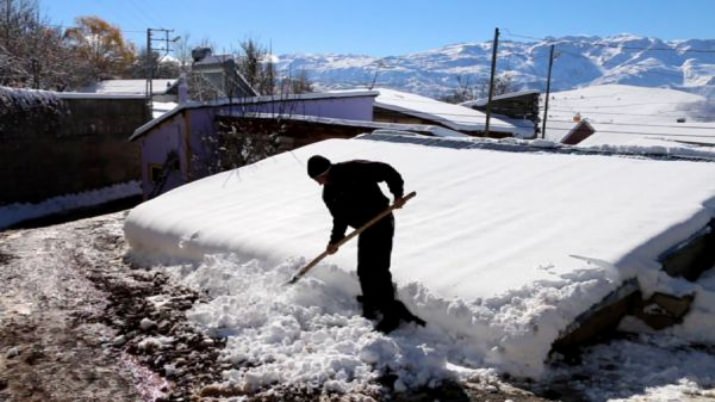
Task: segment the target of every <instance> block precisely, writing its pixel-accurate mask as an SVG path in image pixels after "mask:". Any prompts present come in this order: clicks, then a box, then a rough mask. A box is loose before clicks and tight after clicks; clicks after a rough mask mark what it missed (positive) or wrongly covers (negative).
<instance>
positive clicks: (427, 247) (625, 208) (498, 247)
mask: <svg viewBox="0 0 715 402" xmlns="http://www.w3.org/2000/svg"><path fill="white" fill-rule="evenodd" d="M376 138H377V140H376ZM389 138H390V139H391V141H383V140H381V139H380V136H370V135H368V136H364V137H360V138H359V139H350V140H328V141H323V142H319V143H315V144H312V145H308V146H304V147H301V148H298V149H296V150H294V151H291V152H285V153H282V154H279V155H276V156H273V157H270V158H268V159H265V160H263V161H260V162H258V163H255V164H253V165H249V166H245V167H243V168H240V169H237V170H234V171H229V172H224V173H221V174H218V175H215V176H210V177H207V178H204V179H202V180H199V181H196V182H193V183H190V184H188V185H185V186H182V187H179V188H177V189H174V190H172V191H170V192H168V193H166V194H163V195H162V196H160V197H158V198H156V199H153V200H151V201H148V202H145V203H143V204H141V205H139V206H138V207H136V208H135V209H133V210H132V211H131V213H130V215H129V216H128V218H127V222H126V226H125V235H126V237H127V240H128V241H129V243H130V245H131V247H132V250H133V252H135V253H138V254H143V253H148V254H154V255H157V254H164V255H167V254H168V255H171V256H174V257H189V258H195V259H200V258H202V256H203V255H205V254H207V253H212V252H217V251H223V252H225V251H230V252H233V253H236V254H237V255H238V256H244V257H242V258H246V259H249V258H250V259H254V260H258V261H260V262H261V264H262V266H264V267H266V268H265V269H271V270H277V271H279V272H282V275H283V276H284V277H285V279H286V280H288V278H289V277H290V275H291V274H292V273H294V272H295V270H297V269H299V268H300V267H301V266H302V264H303V263H304V262H305V261H308V260H310V259H312V258H313V257H314V256H316V255H318V254H320V253H321V252H322V251H323V250H324V247H325V244H326V242H327V239H328V237H329V232H330V227H331V222H332V220H331V218H330V215H329V213H328V211H327V209H326V208H325V206H324V205H323V202H322V200H321V196H320V193H321V188H320V187H319V186H317V185H316V184H315V182H313V181H312V180H310V179H309V178H308V177H307V175H306V173H305V166H306V161H307V160H308V158H309V157H310V156H311V155H313V154H321V155H324V156H326V157H328V158H329V159H331V160H332V161H335V162H338V161H344V160H349V159H370V160H378V161H385V162H388V163H390V164H392V165H393V166H394V167H395V168H397V169H398V170H399V171H400V172H401V173H402V175H403V177H404V179H405V190H406V191H416V192H417V197H416V198H415V199H414V200H412V201H410V202H409V203H408V205H407V206H405V207H404V208H403V209H401V210H400V211H399V212H397V213H396V214H397V218H396V219H397V228H398V229H397V234H396V238H395V245H394V252H393V259H392V261H393V267H392V272H393V278H394V280H395V281H396V282H397V284H398V288H399V294H400V297H401V298H402V299H404V300H405V301H406V303H408V305H409V306H410V307H411V308H413V309H414V310H415V312H416V313H418V315H421V316H422V317H423V318H426V319H427V321H428V322H429V323H430V326H432V327H431V328H439V331H444V332H445V333H447V334H449V336H450V337H451V338H450V339H454V340H455V342H457V343H458V344H459V348H460V350H461V353H462V356H464V359H465V360H464V361H465V362H469V363H468V364H470V365H475V366H477V367H481V366H479V365H480V364H488V365H490V366H492V367H495V366H496V367H498V368H500V369H503V370H506V371H508V372H511V373H512V374H516V375H528V376H538V375H540V373H541V372H542V370H543V362H544V359H545V357H546V356H547V354H548V352H549V350H550V348H551V344H552V342H553V341H554V340H555V339H556V338H557V337H558V336H559V335H560V334H561V333H562V331H564V330H565V329H566V328H567V327H568V326H569V325H570V324H571V323H572V322H573V321H574V320H575V319H576V318H577V317H578V316H579V315H580V314H582V313H584V312H585V311H587V310H588V309H589V308H590V307H592V306H593V305H594V304H596V303H598V302H600V301H601V300H602V299H603V298H604V297H605V296H606V295H608V294H610V293H611V292H614V290H616V289H617V288H619V286H621V285H622V284H624V283H625V282H626V281H628V280H629V279H632V278H637V282H638V283H639V284H640V286H641V288H642V290H643V291H644V292H645V293H646V294H648V293H650V292H653V291H656V290H662V289H668V288H670V287H676V286H678V287H681V288H680V290H681V291H682V290H683V289H685V288H687V287H688V286H690V290H691V291H693V292H695V291H696V290H695V289H696V288H697V285H688V284H687V283H683V281H682V280H678V279H673V278H670V277H669V276H667V275H665V274H664V273H662V272H661V271H660V270H659V263H658V259H659V257H660V256H661V255H662V254H663V253H664V252H666V251H667V250H669V249H671V248H673V247H674V246H676V245H678V244H679V243H680V242H682V241H684V240H686V239H688V238H689V237H690V236H691V235H693V234H694V233H696V232H697V231H699V230H701V229H702V228H704V227H705V226H706V225H707V223H708V222H709V221H710V220H711V219H713V218H714V217H715V203H714V202H713V200H715V181H713V177H715V163H713V162H695V161H684V160H654V159H648V158H634V157H624V156H606V155H601V154H591V155H589V154H561V153H551V152H545V151H540V152H518V150H519V147H517V146H515V147H514V148H515V150H514V152H500V151H496V150H493V149H479V148H469V147H466V148H465V147H464V146H463V145H464V144H469V142H467V141H463V140H462V141H456V140H440V139H429V137H404V138H405V140H404V141H402V142H401V141H398V139H399V138H398V136H394V135H393V136H390V137H389ZM371 139H372V140H371ZM426 139H429V141H432V142H435V143H437V142H444V145H445V146H427V145H422V144H420V143H418V142H419V141H426ZM512 141H515V140H512ZM507 144H508V143H504V144H502V145H507ZM452 145H455V146H452ZM520 146H521V145H520ZM355 258H356V242H352V243H349V244H347V245H346V246H344V247H343V249H341V251H340V252H339V253H337V254H335V255H332V256H330V257H329V258H328V259H326V260H324V261H323V262H322V263H321V264H319V265H318V266H317V267H316V268H314V269H313V271H311V273H310V275H309V277H307V278H304V280H302V281H300V282H298V284H296V285H295V287H292V288H291V287H288V288H282V289H281V290H280V291H281V292H284V293H285V292H296V294H301V295H304V296H303V297H319V296H318V295H311V296H308V295H309V294H311V292H314V291H315V290H316V289H317V287H316V286H314V285H313V283H314V281H316V280H319V281H324V282H326V283H327V284H329V286H330V287H331V288H334V289H336V290H335V291H336V292H338V291H341V292H346V293H347V294H350V293H352V294H355V292H357V289H358V285H357V279H356V277H355V274H354V266H355ZM270 267H273V268H270ZM235 269H247V268H245V267H238V266H237V267H235ZM313 278H315V279H313ZM697 291H698V292H705V293H707V294H708V296H707V297H704V298H696V305H695V306H694V307H693V308H694V309H696V310H697V311H698V314H696V315H694V317H695V318H692V319H693V320H695V321H690V320H691V318H689V317H690V316H687V317H686V321H685V322H684V324H683V325H682V326H680V327H678V329H677V333H679V334H683V335H684V336H691V337H693V338H696V339H701V340H702V339H708V340H710V341H715V333H713V332H712V331H699V328H700V326H701V325H705V324H698V323H699V322H706V321H708V320H710V321H712V320H713V319H714V318H715V310H714V308H713V307H712V305H711V304H708V303H707V302H704V303H700V302H698V300H710V299H709V297H712V291H708V290H707V289H703V288H697ZM708 292H709V293H708ZM226 308H229V307H228V306H226ZM429 328H430V327H428V328H427V329H426V330H430V329H429Z"/></svg>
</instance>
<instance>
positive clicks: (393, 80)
mask: <svg viewBox="0 0 715 402" xmlns="http://www.w3.org/2000/svg"><path fill="white" fill-rule="evenodd" d="M551 45H553V46H554V55H555V57H554V61H553V68H552V78H551V90H552V91H563V90H569V89H574V88H579V87H586V86H592V85H601V84H627V85H636V86H646V87H662V88H673V89H679V90H684V91H688V92H692V93H697V94H701V95H704V96H707V97H709V98H715V39H706V40H702V39H690V40H678V41H664V40H661V39H658V38H653V37H641V36H635V35H630V34H622V35H617V36H612V37H605V38H602V37H598V36H566V37H560V38H553V37H549V38H545V39H543V40H538V41H532V42H519V41H509V40H505V41H500V42H499V43H498V46H497V49H498V52H497V67H496V74H497V75H498V76H502V77H504V75H508V76H509V80H510V81H511V88H510V89H512V90H529V89H532V90H540V91H545V89H546V82H547V75H548V74H547V73H548V66H549V54H550V47H551ZM491 59H492V42H491V41H487V42H472V43H460V44H452V45H447V46H444V47H442V48H439V49H433V50H428V51H424V52H418V53H412V54H406V55H400V56H388V57H372V56H367V55H351V54H288V55H281V56H278V58H277V62H276V65H277V67H278V69H279V71H281V72H283V73H284V74H290V75H295V74H296V73H297V72H300V71H305V72H306V73H307V76H308V77H309V79H310V80H311V81H312V82H313V84H314V86H315V87H316V88H317V89H320V90H325V89H343V88H355V87H372V86H378V87H390V88H394V89H398V90H404V91H407V92H412V93H417V94H421V95H425V96H430V97H434V98H439V97H443V96H446V95H449V94H452V93H454V91H455V90H457V89H460V88H469V89H471V90H472V92H477V93H476V95H477V96H479V95H481V94H483V93H484V89H485V88H486V85H487V83H488V82H489V76H490V72H491Z"/></svg>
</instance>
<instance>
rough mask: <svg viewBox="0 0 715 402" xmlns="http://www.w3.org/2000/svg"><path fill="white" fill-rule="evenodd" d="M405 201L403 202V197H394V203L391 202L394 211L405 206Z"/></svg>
mask: <svg viewBox="0 0 715 402" xmlns="http://www.w3.org/2000/svg"><path fill="white" fill-rule="evenodd" d="M406 202H407V201H406V200H405V198H404V197H395V201H394V202H393V204H392V205H393V207H394V208H395V209H400V208H402V206H403V205H405V203H406Z"/></svg>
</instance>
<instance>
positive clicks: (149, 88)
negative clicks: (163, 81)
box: [146, 28, 178, 109]
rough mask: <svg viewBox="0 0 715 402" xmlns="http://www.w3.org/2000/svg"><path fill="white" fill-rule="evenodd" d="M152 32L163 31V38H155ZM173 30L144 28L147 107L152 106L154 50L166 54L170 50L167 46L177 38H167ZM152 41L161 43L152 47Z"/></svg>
mask: <svg viewBox="0 0 715 402" xmlns="http://www.w3.org/2000/svg"><path fill="white" fill-rule="evenodd" d="M154 32H159V33H163V34H164V35H163V38H162V37H158V38H155V37H154V36H153V33H154ZM170 32H174V30H173V29H164V28H147V29H146V59H147V60H146V65H147V79H146V97H147V102H148V103H149V109H151V108H152V94H153V93H154V84H153V80H154V69H155V68H156V66H154V51H157V52H160V51H161V52H164V54H165V55H166V54H168V53H169V52H170V51H171V48H170V47H169V43H170V42H175V41H177V40H178V38H175V39H172V40H169V33H170ZM160 36H161V35H160ZM154 42H160V43H161V44H160V45H159V47H154Z"/></svg>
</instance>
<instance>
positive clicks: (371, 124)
mask: <svg viewBox="0 0 715 402" xmlns="http://www.w3.org/2000/svg"><path fill="white" fill-rule="evenodd" d="M217 116H236V117H251V118H259V119H275V118H276V115H275V113H245V112H243V111H241V112H234V111H226V112H219V113H218V114H217ZM285 120H294V121H304V122H312V123H319V124H330V125H337V126H348V127H363V128H371V129H375V130H380V131H381V132H383V133H384V132H389V131H392V132H400V133H401V134H404V133H405V131H409V132H414V133H426V134H430V135H432V136H435V137H463V138H472V137H471V136H469V135H467V134H464V133H460V132H459V131H453V130H450V129H447V128H444V127H441V126H433V125H428V124H402V123H385V122H379V121H371V120H351V119H336V118H332V117H320V116H306V115H295V114H293V115H290V116H288V117H286V118H285Z"/></svg>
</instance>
